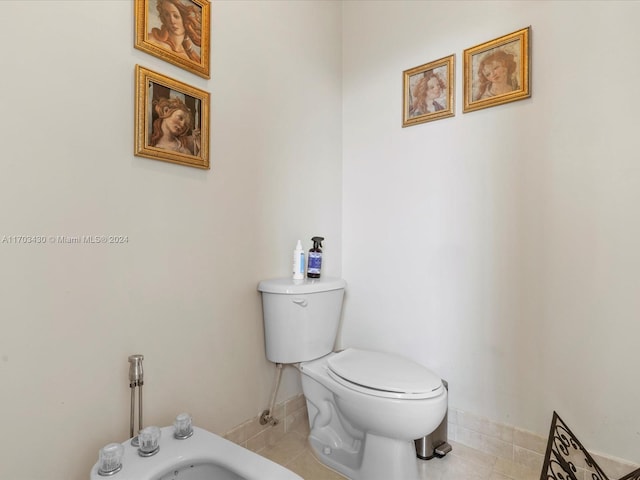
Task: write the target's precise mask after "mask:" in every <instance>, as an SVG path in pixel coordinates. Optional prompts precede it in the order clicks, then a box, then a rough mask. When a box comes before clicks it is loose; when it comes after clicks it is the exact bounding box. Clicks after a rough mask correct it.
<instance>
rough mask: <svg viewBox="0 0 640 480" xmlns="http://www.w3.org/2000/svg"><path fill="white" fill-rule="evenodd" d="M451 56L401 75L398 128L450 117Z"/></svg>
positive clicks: (452, 66) (452, 59) (452, 64)
mask: <svg viewBox="0 0 640 480" xmlns="http://www.w3.org/2000/svg"><path fill="white" fill-rule="evenodd" d="M454 58H455V56H454V55H449V56H448V57H444V58H441V59H439V60H435V61H433V62H429V63H425V64H424V65H420V66H418V67H414V68H411V69H409V70H405V71H404V72H403V75H402V77H403V83H402V99H403V100H402V126H403V127H409V126H411V125H417V124H419V123H424V122H430V121H432V120H439V119H441V118H446V117H452V116H453V115H454V110H453V107H454V105H453V91H454V85H453V79H454V71H453V70H454Z"/></svg>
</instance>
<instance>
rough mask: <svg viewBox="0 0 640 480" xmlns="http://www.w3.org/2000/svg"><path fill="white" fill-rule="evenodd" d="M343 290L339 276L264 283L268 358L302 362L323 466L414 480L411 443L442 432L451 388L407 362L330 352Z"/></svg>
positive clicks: (373, 477)
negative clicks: (436, 431) (435, 432)
mask: <svg viewBox="0 0 640 480" xmlns="http://www.w3.org/2000/svg"><path fill="white" fill-rule="evenodd" d="M345 286H346V282H345V281H344V280H342V279H336V278H320V279H313V280H312V279H306V280H303V281H299V280H298V281H295V283H294V280H292V279H289V278H283V279H274V280H264V281H262V282H260V284H259V285H258V290H259V291H260V292H262V307H263V316H264V325H265V344H266V353H267V358H268V359H269V360H270V361H272V362H275V363H282V364H298V369H299V370H300V372H301V373H302V390H303V392H304V396H305V398H306V400H307V408H308V412H309V425H310V427H311V432H310V434H309V442H310V444H311V446H312V448H313V450H314V452H315V453H316V455H317V457H318V458H319V459H320V460H321V461H322V462H323V463H324V464H326V465H327V466H329V467H331V468H333V469H335V470H337V471H338V472H340V473H341V474H343V475H345V476H347V477H348V478H350V479H353V480H400V479H402V480H417V479H418V478H419V477H418V464H417V463H418V460H417V457H416V451H415V445H414V442H413V440H414V439H417V438H421V437H424V436H426V435H429V434H430V433H431V432H433V431H434V430H435V429H436V428H437V427H438V426H439V424H440V422H441V421H442V419H443V418H444V416H445V414H446V411H447V390H446V389H445V387H444V385H443V383H442V380H441V379H440V378H439V377H438V376H437V375H435V374H434V373H433V372H431V371H430V370H429V369H427V368H425V367H424V366H422V365H419V364H417V363H415V362H413V361H411V360H409V359H407V358H403V357H400V356H397V355H392V354H389V353H382V352H374V351H370V350H361V349H356V348H347V349H345V350H343V351H341V352H333V346H334V342H335V339H336V335H337V332H338V324H339V321H340V312H341V310H342V299H343V296H344V289H345Z"/></svg>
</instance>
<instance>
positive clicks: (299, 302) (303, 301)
mask: <svg viewBox="0 0 640 480" xmlns="http://www.w3.org/2000/svg"><path fill="white" fill-rule="evenodd" d="M291 301H292V302H293V303H295V304H296V305H300V306H301V307H306V306H307V305H308V302H307V299H306V298H294V299H292V300H291Z"/></svg>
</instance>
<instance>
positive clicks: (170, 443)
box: [90, 414, 303, 480]
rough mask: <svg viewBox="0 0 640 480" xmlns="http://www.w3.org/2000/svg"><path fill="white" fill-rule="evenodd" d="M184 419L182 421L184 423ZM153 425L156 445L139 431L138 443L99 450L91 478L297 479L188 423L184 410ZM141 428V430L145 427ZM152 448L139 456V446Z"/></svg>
mask: <svg viewBox="0 0 640 480" xmlns="http://www.w3.org/2000/svg"><path fill="white" fill-rule="evenodd" d="M187 424H188V425H187ZM147 429H149V431H154V430H157V433H158V435H157V437H156V439H157V445H153V444H152V443H151V442H152V440H149V442H150V443H147V440H146V436H145V434H143V433H142V432H141V437H144V438H141V447H140V449H138V448H136V447H134V446H133V445H131V442H130V441H129V440H127V441H125V442H122V443H112V444H109V445H107V446H106V447H104V448H103V449H101V450H100V454H99V459H98V462H97V463H96V464H95V465H94V466H93V468H92V469H91V476H90V479H91V480H211V479H212V478H215V479H216V480H265V479H269V480H303V479H302V478H301V477H299V476H298V475H296V474H295V473H293V472H291V471H290V470H287V469H286V468H284V467H282V466H281V465H278V464H277V463H274V462H272V461H271V460H268V459H266V458H264V457H261V456H260V455H258V454H257V453H254V452H252V451H250V450H247V449H246V448H243V447H241V446H240V445H236V444H235V443H233V442H230V441H229V440H226V439H224V438H222V437H220V436H218V435H216V434H214V433H211V432H208V431H207V430H204V429H202V428H198V427H193V426H192V425H191V417H190V416H189V415H188V414H180V415H178V416H177V417H176V420H175V422H174V425H173V426H168V427H162V428H158V427H147V428H145V429H143V432H145V431H147ZM145 433H146V432H145ZM143 447H144V450H145V451H146V450H153V451H155V453H154V454H153V455H152V456H148V457H147V456H142V453H144V452H141V451H140V450H142V449H143Z"/></svg>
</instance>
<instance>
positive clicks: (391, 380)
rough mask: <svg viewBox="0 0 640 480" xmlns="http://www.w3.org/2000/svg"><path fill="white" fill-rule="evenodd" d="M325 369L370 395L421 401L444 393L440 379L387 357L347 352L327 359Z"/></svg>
mask: <svg viewBox="0 0 640 480" xmlns="http://www.w3.org/2000/svg"><path fill="white" fill-rule="evenodd" d="M328 366H329V373H333V374H334V375H332V376H334V378H335V376H338V377H340V378H341V379H342V380H346V381H347V382H350V383H351V384H355V385H356V386H358V387H364V388H365V389H369V390H372V391H371V392H369V393H371V394H372V395H376V394H378V395H380V396H385V397H394V398H414V399H421V398H431V397H435V396H437V395H440V394H441V393H442V390H443V384H442V379H441V378H440V377H438V376H437V375H436V374H435V373H433V372H432V371H431V370H429V369H428V368H426V367H424V366H422V365H420V364H418V363H415V362H413V361H411V360H409V359H407V358H403V357H400V356H397V355H393V354H390V353H383V352H374V351H370V350H359V349H355V348H348V349H346V350H343V351H342V352H340V353H338V354H336V355H333V356H332V357H331V358H329V359H328ZM337 380H338V379H337ZM341 383H343V382H341ZM385 392H386V393H388V395H387V394H385Z"/></svg>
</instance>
